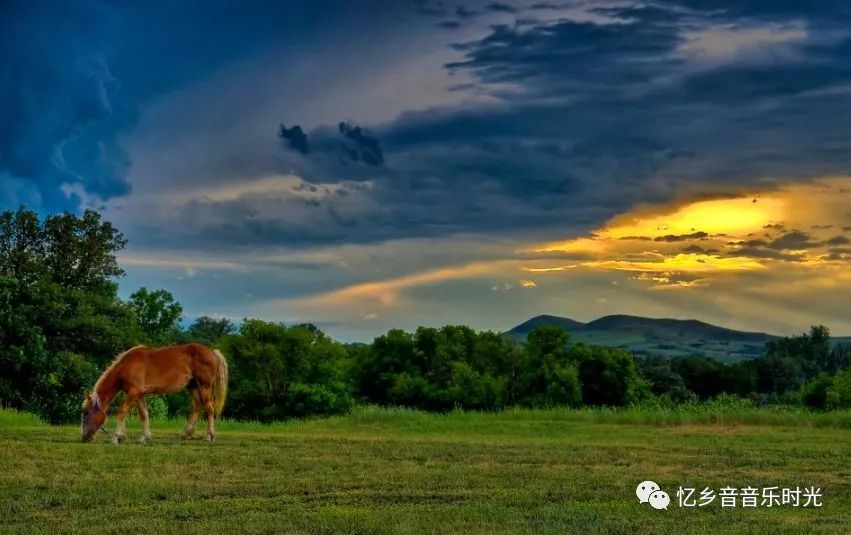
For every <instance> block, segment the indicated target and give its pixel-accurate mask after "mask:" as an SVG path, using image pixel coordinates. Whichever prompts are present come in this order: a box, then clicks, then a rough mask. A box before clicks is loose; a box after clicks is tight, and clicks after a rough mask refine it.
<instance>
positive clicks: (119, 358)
mask: <svg viewBox="0 0 851 535" xmlns="http://www.w3.org/2000/svg"><path fill="white" fill-rule="evenodd" d="M144 347H145V346H143V345H138V346H133V347H131V348H130V349H128V350H127V351H125V352H124V353H121V354H120V355H118V356H117V357H115V359H113V361H112V362H111V363H110V364H109V366H108V367H107V368H106V369H105V370H104V371H103V373H102V374H100V377H99V378H98V381H97V382H96V383H95V387H94V388H93V389H92V392H93V393H96V392H97V391H98V388H100V385H101V383H102V382H103V380H104V379H106V377H107V376H108V375H109V373H110V372H111V371H112V370H113V368H115V367H116V366H118V363H119V362H121V361H122V360H124V357H126V356H127V354H128V353H130V352H131V351H134V350H136V349H140V348H144Z"/></svg>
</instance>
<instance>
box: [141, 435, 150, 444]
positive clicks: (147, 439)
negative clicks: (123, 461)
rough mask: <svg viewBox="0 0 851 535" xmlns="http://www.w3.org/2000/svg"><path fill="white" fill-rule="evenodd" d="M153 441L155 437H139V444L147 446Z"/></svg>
mask: <svg viewBox="0 0 851 535" xmlns="http://www.w3.org/2000/svg"><path fill="white" fill-rule="evenodd" d="M151 440H153V437H152V436H151V435H142V436H140V437H139V443H141V444H147V443H149V442H150V441H151Z"/></svg>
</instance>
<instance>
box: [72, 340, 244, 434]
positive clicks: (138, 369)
mask: <svg viewBox="0 0 851 535" xmlns="http://www.w3.org/2000/svg"><path fill="white" fill-rule="evenodd" d="M184 388H186V389H187V390H189V393H190V394H191V396H192V410H191V411H190V412H189V417H188V419H187V422H186V427H185V428H184V429H183V432H182V433H181V437H182V438H184V439H188V438H192V435H193V434H194V433H195V426H196V424H197V423H198V416H199V413H200V411H201V408H202V407H203V408H204V410H205V412H206V415H207V434H206V436H205V437H204V439H205V440H207V441H209V442H212V441H213V440H214V439H215V436H216V431H215V418H216V417H218V416H219V415H221V413H222V409H223V408H224V406H225V397H226V396H227V389H228V363H227V361H226V360H225V357H224V355H222V353H221V352H220V351H219V350H218V349H211V348H209V347H207V346H205V345H202V344H183V345H173V346H167V347H161V348H156V349H151V348H147V347H145V346H136V347H133V348H131V349H128V350H127V351H125V352H124V353H122V354H120V355H118V356H117V357H116V358H115V360H114V361H113V362H112V364H110V365H109V367H107V369H106V371H104V372H103V374H102V375H101V376H100V378H99V379H98V380H97V383H95V386H94V388H93V389H92V391H91V392H90V393H88V394H86V396H85V398H84V399H83V407H82V408H83V418H82V425H81V434H82V438H83V442H91V441H92V439H93V438H94V435H95V433H97V432H98V430H99V429H100V430H101V431H103V432H104V433H106V431H105V430H104V429H102V426H103V424H104V422H105V421H106V411H107V408H109V404H110V403H112V401H113V400H114V399H115V397H116V396H117V395H118V393H119V392H124V393H126V394H127V395H126V397H125V398H124V401H122V402H121V406H120V407H119V409H118V423H117V424H116V428H115V434H114V435H113V437H112V442H113V444H121V443H122V442H124V440H125V437H126V435H127V429H126V427H125V419H126V418H127V414H128V413H129V412H130V409H131V408H132V407H133V405H136V408H137V409H138V411H139V419H140V420H141V421H142V428H143V431H142V436H141V437H139V441H140V442H142V443H145V442H149V441H150V440H151V439H152V436H151V423H150V420H149V419H148V408H147V405H146V403H145V396H146V395H147V394H171V393H173V392H178V391H180V390H182V389H184ZM106 434H108V433H106Z"/></svg>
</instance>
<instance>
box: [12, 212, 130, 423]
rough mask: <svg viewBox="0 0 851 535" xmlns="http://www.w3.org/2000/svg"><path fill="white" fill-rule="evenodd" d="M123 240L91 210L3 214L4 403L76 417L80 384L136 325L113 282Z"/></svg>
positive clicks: (55, 417) (50, 415)
mask: <svg viewBox="0 0 851 535" xmlns="http://www.w3.org/2000/svg"><path fill="white" fill-rule="evenodd" d="M124 245H125V240H124V237H123V236H122V235H121V233H120V232H118V231H117V230H116V229H115V228H114V227H113V226H112V225H111V224H110V223H109V222H107V221H104V220H103V219H102V218H101V216H100V215H99V214H98V213H97V212H94V211H91V210H87V211H86V212H84V213H83V214H82V215H81V216H76V215H73V214H59V215H54V216H48V217H46V218H45V219H43V220H42V219H40V218H39V217H38V215H37V214H36V213H35V212H32V211H30V210H26V209H24V208H21V209H19V210H17V211H15V212H11V211H6V212H3V213H2V214H0V405H8V406H12V407H15V408H21V409H24V410H30V411H33V412H37V413H39V414H41V415H42V416H43V417H45V418H47V419H49V420H50V421H67V420H69V419H71V418H74V417H76V416H77V414H78V409H79V399H80V396H81V394H82V390H83V388H84V387H85V386H89V385H91V382H92V381H93V380H94V378H95V377H96V373H97V371H98V369H99V368H100V367H101V366H102V365H103V363H105V362H108V361H109V360H110V359H111V358H112V357H113V356H114V355H115V354H117V353H118V352H120V351H121V350H122V349H123V348H125V347H126V346H127V344H128V342H129V334H128V333H131V332H132V331H133V329H132V325H133V321H132V315H131V314H130V311H129V310H128V309H127V307H126V306H124V305H123V304H122V303H121V301H120V300H119V299H118V296H117V284H116V282H115V280H114V279H116V278H117V277H119V276H121V275H122V273H123V272H122V270H121V269H120V268H119V266H118V263H117V261H116V258H115V255H116V253H117V252H118V251H119V250H121V248H123V247H124Z"/></svg>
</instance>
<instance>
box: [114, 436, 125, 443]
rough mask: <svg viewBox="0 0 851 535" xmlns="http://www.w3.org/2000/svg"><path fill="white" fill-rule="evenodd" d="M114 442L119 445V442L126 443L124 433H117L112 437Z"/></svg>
mask: <svg viewBox="0 0 851 535" xmlns="http://www.w3.org/2000/svg"><path fill="white" fill-rule="evenodd" d="M112 443H113V444H115V445H116V446H118V445H119V444H124V437H123V436H122V435H115V436H114V437H112Z"/></svg>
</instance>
